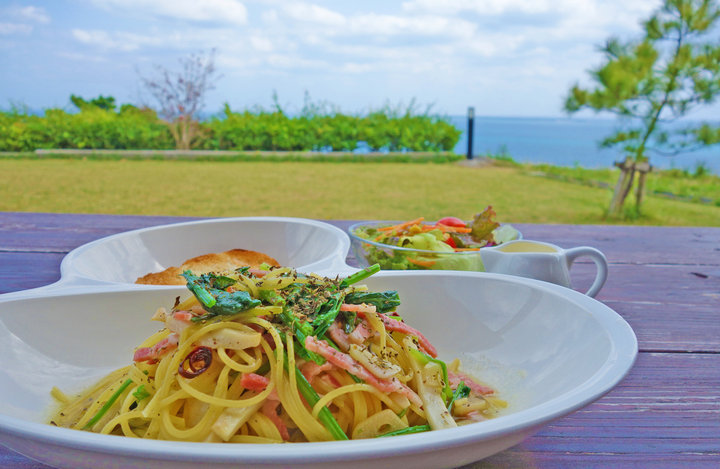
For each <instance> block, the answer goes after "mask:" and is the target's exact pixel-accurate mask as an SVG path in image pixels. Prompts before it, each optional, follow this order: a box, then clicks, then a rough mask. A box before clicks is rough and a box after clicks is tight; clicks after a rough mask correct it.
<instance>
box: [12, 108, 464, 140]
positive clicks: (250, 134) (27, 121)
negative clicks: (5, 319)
mask: <svg viewBox="0 0 720 469" xmlns="http://www.w3.org/2000/svg"><path fill="white" fill-rule="evenodd" d="M71 98H72V102H73V103H74V104H75V105H76V106H77V107H78V108H79V112H77V113H68V112H65V111H64V110H61V109H48V110H46V111H45V113H44V115H43V116H34V115H31V114H28V113H27V112H18V111H17V110H11V111H8V112H0V151H33V150H35V149H41V148H50V149H52V148H77V149H109V150H114V149H116V150H121V149H157V150H164V149H172V148H173V147H174V143H173V139H172V135H171V133H170V130H169V128H168V126H167V124H166V123H165V122H164V121H162V120H161V119H159V118H158V116H157V115H156V114H155V112H154V111H152V110H150V109H147V108H143V109H140V108H137V107H135V106H132V105H129V104H125V105H123V106H121V107H120V110H119V111H115V101H114V98H112V97H103V96H100V97H99V98H96V99H93V100H89V101H86V100H84V99H83V98H80V97H78V96H74V95H73V96H72V97H71ZM199 126H200V130H199V132H198V137H197V139H196V140H195V148H199V149H205V150H239V151H259V150H270V151H308V150H314V151H353V150H356V149H364V150H367V151H388V152H399V151H400V152H402V151H451V150H452V149H453V148H454V147H455V145H456V144H457V141H458V140H459V138H460V134H461V131H460V130H458V129H457V128H455V127H454V126H453V125H452V124H450V123H449V122H447V121H446V120H444V119H443V118H441V117H438V116H433V115H430V114H429V113H427V112H426V113H418V112H415V111H414V110H413V107H412V105H411V106H408V107H407V109H404V110H398V109H392V108H391V107H390V106H385V107H384V108H382V109H380V110H376V111H371V112H370V113H368V114H367V115H348V114H342V113H340V112H338V111H336V110H328V106H327V105H323V106H320V105H316V104H312V103H306V105H305V107H304V108H303V110H302V112H300V114H299V115H297V116H292V117H291V116H289V115H288V114H286V113H285V112H284V111H283V110H282V108H281V107H280V106H279V105H278V104H277V102H276V105H275V108H274V109H272V110H264V109H261V108H258V109H254V110H245V111H242V112H234V111H232V110H231V109H230V106H229V105H227V104H226V105H225V109H224V112H223V114H222V115H221V116H217V117H213V118H211V119H209V120H207V121H204V122H200V123H199Z"/></svg>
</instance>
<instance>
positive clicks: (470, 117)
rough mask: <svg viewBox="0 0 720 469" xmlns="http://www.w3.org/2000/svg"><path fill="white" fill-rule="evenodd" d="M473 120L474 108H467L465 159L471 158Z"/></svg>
mask: <svg viewBox="0 0 720 469" xmlns="http://www.w3.org/2000/svg"><path fill="white" fill-rule="evenodd" d="M474 121H475V108H474V107H469V108H468V148H467V159H468V160H471V159H473V130H474V127H475V125H474Z"/></svg>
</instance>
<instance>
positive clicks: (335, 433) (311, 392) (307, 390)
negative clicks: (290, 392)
mask: <svg viewBox="0 0 720 469" xmlns="http://www.w3.org/2000/svg"><path fill="white" fill-rule="evenodd" d="M283 365H285V371H288V368H289V365H288V362H287V357H285V360H284V361H283ZM295 381H297V385H298V391H300V394H302V396H303V397H304V398H305V401H307V403H308V404H309V405H310V407H313V406H315V404H317V403H318V401H319V400H320V396H319V395H318V393H317V392H316V391H315V389H313V387H312V386H311V385H310V383H309V382H308V380H307V379H305V375H303V374H302V372H301V371H300V369H299V368H298V367H297V366H296V367H295ZM318 419H319V420H320V422H321V423H322V424H323V426H324V427H325V428H327V430H328V431H329V432H330V435H332V437H333V438H334V439H336V440H347V439H349V438H348V437H347V435H346V434H345V432H344V431H343V430H342V428H340V424H338V423H337V420H335V417H333V414H332V413H331V412H330V409H328V408H327V407H323V408H322V409H320V412H319V413H318Z"/></svg>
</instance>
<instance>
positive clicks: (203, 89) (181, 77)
mask: <svg viewBox="0 0 720 469" xmlns="http://www.w3.org/2000/svg"><path fill="white" fill-rule="evenodd" d="M179 62H180V69H179V71H173V70H169V69H167V68H165V67H162V66H160V65H156V66H155V72H156V74H155V76H153V77H143V76H142V75H141V76H140V79H141V80H142V84H143V86H144V87H145V89H146V90H147V91H148V92H149V93H150V94H151V95H152V97H153V98H154V99H155V101H156V102H157V104H158V106H159V109H158V111H157V112H158V115H159V116H160V117H161V118H162V119H163V120H164V121H165V123H166V124H167V125H168V127H169V128H170V132H171V134H172V136H173V139H174V140H175V147H176V148H177V149H178V150H189V149H190V148H192V145H193V143H194V141H195V139H196V137H198V136H199V134H200V131H201V128H200V124H199V122H198V113H199V112H200V111H201V110H202V108H203V107H204V105H205V98H206V97H207V93H208V92H209V91H210V90H212V89H214V88H215V83H216V81H217V79H218V78H219V77H218V76H217V75H216V73H217V70H216V68H215V50H214V49H213V50H211V51H210V52H209V53H207V54H206V53H197V54H191V55H189V56H187V57H183V58H181V59H179Z"/></svg>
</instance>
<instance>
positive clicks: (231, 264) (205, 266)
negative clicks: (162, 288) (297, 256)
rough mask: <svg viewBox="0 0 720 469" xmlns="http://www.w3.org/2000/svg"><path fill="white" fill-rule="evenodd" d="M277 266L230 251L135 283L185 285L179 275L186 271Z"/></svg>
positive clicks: (247, 253) (259, 255) (262, 256)
mask: <svg viewBox="0 0 720 469" xmlns="http://www.w3.org/2000/svg"><path fill="white" fill-rule="evenodd" d="M263 263H265V264H269V265H272V266H279V265H280V264H279V263H278V261H277V260H275V259H273V258H272V257H270V256H268V255H267V254H263V253H261V252H256V251H248V250H247V249H231V250H229V251H225V252H218V253H211V254H203V255H201V256H197V257H193V258H192V259H188V260H186V261H185V262H183V264H182V265H181V266H180V267H168V268H167V269H165V270H163V271H162V272H154V273H150V274H147V275H143V276H142V277H139V278H138V279H137V280H136V281H135V283H140V284H144V285H185V279H184V278H183V277H182V276H181V275H180V274H182V273H183V272H184V271H186V270H190V271H192V273H194V274H205V273H208V272H224V271H228V270H235V269H237V268H239V267H244V266H250V267H259V266H260V264H263Z"/></svg>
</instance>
